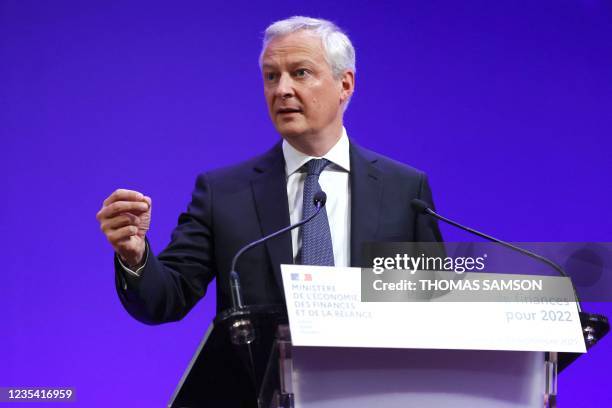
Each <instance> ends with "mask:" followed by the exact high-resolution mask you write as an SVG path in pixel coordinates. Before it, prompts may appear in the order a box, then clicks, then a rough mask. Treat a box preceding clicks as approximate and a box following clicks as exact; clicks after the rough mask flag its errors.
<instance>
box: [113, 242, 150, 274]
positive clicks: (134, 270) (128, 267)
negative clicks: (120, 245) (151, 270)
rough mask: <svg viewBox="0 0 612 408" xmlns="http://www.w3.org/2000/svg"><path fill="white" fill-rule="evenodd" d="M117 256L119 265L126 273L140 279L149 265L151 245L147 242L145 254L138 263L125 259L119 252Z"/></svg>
mask: <svg viewBox="0 0 612 408" xmlns="http://www.w3.org/2000/svg"><path fill="white" fill-rule="evenodd" d="M115 255H116V256H117V261H119V264H120V265H121V267H122V268H123V269H124V270H125V271H126V272H128V273H129V274H131V275H134V276H136V277H140V275H141V273H142V272H141V271H142V269H143V268H144V267H145V265H146V264H147V259H148V258H149V243H148V242H147V241H145V250H144V254H143V255H142V256H140V260H138V261H136V260H134V261H132V262H130V260H129V259H125V258H124V257H123V256H122V255H120V254H119V253H118V252H116V253H115ZM133 264H135V266H132V265H133Z"/></svg>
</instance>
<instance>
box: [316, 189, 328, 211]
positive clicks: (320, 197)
mask: <svg viewBox="0 0 612 408" xmlns="http://www.w3.org/2000/svg"><path fill="white" fill-rule="evenodd" d="M313 201H314V205H315V206H316V207H319V206H321V207H323V206H324V205H325V203H326V202H327V194H325V191H323V190H319V191H317V192H316V193H315V195H314V197H313Z"/></svg>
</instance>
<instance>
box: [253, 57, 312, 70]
mask: <svg viewBox="0 0 612 408" xmlns="http://www.w3.org/2000/svg"><path fill="white" fill-rule="evenodd" d="M287 65H289V66H290V67H292V68H293V67H296V66H299V65H313V66H316V65H317V64H316V63H315V62H314V61H312V60H310V59H301V60H297V61H292V62H289V63H288V64H287ZM261 68H262V69H278V66H277V65H276V64H270V63H264V64H262V66H261Z"/></svg>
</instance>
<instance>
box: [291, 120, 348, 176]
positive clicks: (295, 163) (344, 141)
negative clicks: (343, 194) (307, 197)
mask: <svg viewBox="0 0 612 408" xmlns="http://www.w3.org/2000/svg"><path fill="white" fill-rule="evenodd" d="M349 146H350V144H349V139H348V135H347V134H346V129H345V128H344V126H343V127H342V136H340V139H339V140H338V142H336V144H335V145H334V147H332V148H331V149H330V150H329V152H327V153H326V154H325V155H324V156H323V157H314V156H308V155H307V154H304V153H302V152H300V151H299V150H297V149H296V148H295V147H293V146H291V144H289V143H288V142H287V141H286V140H284V139H283V156H285V171H286V173H287V176H289V175H291V174H293V173H295V172H296V171H298V170H299V169H300V168H302V166H303V165H304V164H306V163H308V161H309V160H311V159H321V158H323V159H327V160H329V161H330V162H332V163H333V164H335V165H336V166H338V167H340V168H341V169H343V170H345V171H347V172H350V171H351V158H350V154H349Z"/></svg>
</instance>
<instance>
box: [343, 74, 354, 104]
mask: <svg viewBox="0 0 612 408" xmlns="http://www.w3.org/2000/svg"><path fill="white" fill-rule="evenodd" d="M340 85H341V87H342V88H341V92H340V102H345V101H347V100H348V99H349V98H350V97H351V95H353V92H354V91H355V72H354V71H352V70H350V69H347V70H346V71H344V72H343V73H342V76H341V77H340Z"/></svg>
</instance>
